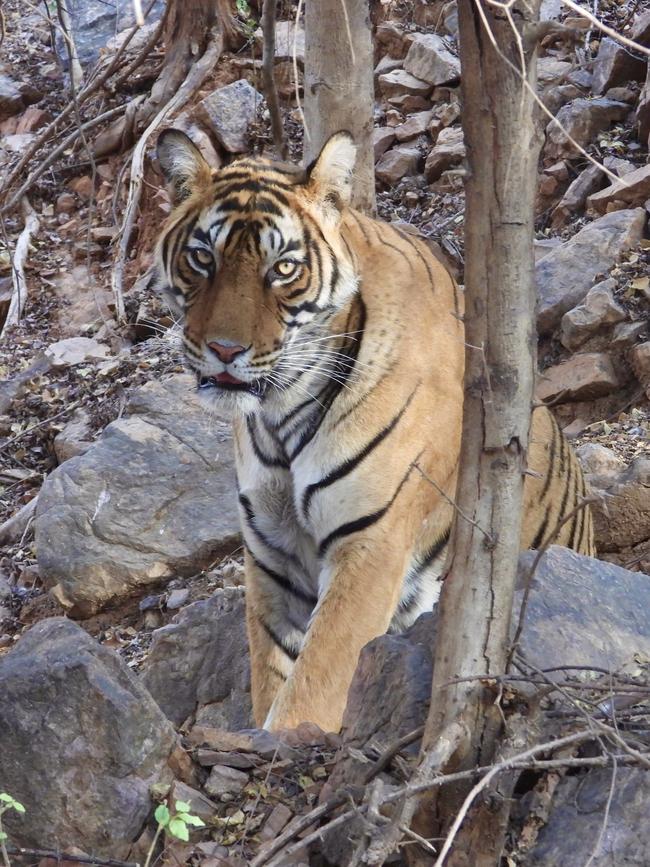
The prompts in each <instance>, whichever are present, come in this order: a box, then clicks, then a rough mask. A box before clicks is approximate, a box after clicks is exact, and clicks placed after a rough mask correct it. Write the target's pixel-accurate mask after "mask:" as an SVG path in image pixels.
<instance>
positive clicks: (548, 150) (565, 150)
mask: <svg viewBox="0 0 650 867" xmlns="http://www.w3.org/2000/svg"><path fill="white" fill-rule="evenodd" d="M629 110H630V107H629V105H626V104H625V103H623V102H616V101H615V100H613V99H606V98H605V97H601V98H600V99H583V98H579V99H574V100H573V101H572V102H569V103H568V104H567V105H564V106H562V108H561V109H560V110H559V112H558V113H557V116H556V120H557V123H556V122H555V121H554V120H552V121H550V123H549V124H548V126H547V127H546V145H545V147H544V154H545V156H547V157H549V158H551V159H560V158H562V157H572V156H576V155H577V154H578V153H579V151H578V149H577V148H576V147H575V145H573V144H572V143H571V142H570V141H569V139H568V138H567V137H566V135H565V133H564V130H566V131H567V132H568V133H569V135H570V136H571V137H572V138H573V140H574V141H575V142H577V144H579V145H581V146H582V147H585V146H586V145H588V144H589V143H590V142H591V141H593V139H594V138H595V136H596V135H597V134H598V133H599V132H602V131H603V130H605V129H608V128H609V125H610V124H611V123H613V122H614V121H619V120H623V119H624V118H625V117H626V115H627V113H628V112H629Z"/></svg>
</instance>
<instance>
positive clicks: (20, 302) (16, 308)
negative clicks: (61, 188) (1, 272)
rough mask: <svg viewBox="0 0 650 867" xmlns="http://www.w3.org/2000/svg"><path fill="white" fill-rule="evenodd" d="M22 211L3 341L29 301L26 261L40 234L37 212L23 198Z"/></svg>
mask: <svg viewBox="0 0 650 867" xmlns="http://www.w3.org/2000/svg"><path fill="white" fill-rule="evenodd" d="M21 209H22V212H23V216H24V218H25V226H24V228H23V230H22V232H21V233H20V236H19V238H18V242H17V244H16V249H15V251H14V254H13V258H12V263H11V264H12V267H11V280H12V283H13V291H12V293H11V301H10V302H9V312H8V313H7V318H6V319H5V323H4V325H3V327H2V332H1V333H0V339H2V338H3V337H4V336H5V335H6V332H7V329H8V328H9V327H10V326H12V325H16V323H18V322H19V321H20V318H21V316H22V315H23V310H24V308H25V302H26V301H27V280H26V279H25V261H26V259H27V253H28V252H29V242H30V241H31V238H32V235H35V234H36V232H38V228H39V225H40V224H39V221H38V217H37V216H36V212H35V211H34V210H33V209H32V206H31V205H30V204H29V201H28V200H27V198H26V197H25V198H23V200H22V202H21Z"/></svg>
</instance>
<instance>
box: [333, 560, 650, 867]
mask: <svg viewBox="0 0 650 867" xmlns="http://www.w3.org/2000/svg"><path fill="white" fill-rule="evenodd" d="M535 557H536V552H533V551H528V552H526V553H524V554H522V555H521V558H520V564H519V573H520V578H519V589H518V590H517V593H516V596H515V602H514V606H513V617H512V625H511V630H512V634H514V630H515V628H516V626H517V623H518V620H519V611H520V608H521V602H522V597H523V592H524V589H523V580H524V579H525V578H526V577H527V575H528V572H529V570H530V568H531V565H532V562H533V560H534V558H535ZM435 628H436V613H435V612H434V613H433V614H423V615H422V616H421V617H420V618H419V620H418V621H417V622H416V623H415V624H414V626H413V627H412V628H411V629H410V630H409V631H408V632H407V633H405V634H404V635H402V636H394V635H383V636H381V637H379V638H376V639H374V641H372V642H370V643H369V644H368V645H366V647H365V648H364V649H363V650H362V651H361V655H360V657H359V666H358V668H357V671H356V673H355V676H354V680H353V682H352V685H351V687H350V692H349V694H348V707H347V708H346V711H345V715H344V718H343V730H342V740H343V743H342V745H341V748H340V750H339V751H338V753H337V755H336V757H335V764H334V768H333V770H332V773H331V775H330V778H329V780H328V782H327V784H326V786H325V787H324V789H323V793H322V795H321V797H322V798H326V797H327V795H328V794H329V793H331V792H333V791H334V790H335V789H338V788H340V787H341V786H344V785H346V784H352V785H357V784H359V783H360V782H361V780H362V779H363V776H364V774H365V773H366V771H367V769H368V767H369V762H370V761H372V759H373V758H375V757H376V755H377V754H378V753H381V752H382V751H383V750H385V749H386V748H387V747H388V746H389V745H390V744H392V743H394V742H395V740H396V738H398V737H399V736H400V735H404V734H406V733H407V732H409V731H413V730H414V729H415V728H417V727H418V726H420V725H423V724H424V722H425V720H426V715H427V711H428V702H429V698H430V690H431V675H432V662H431V651H430V648H431V647H433V645H434V641H435ZM520 647H521V651H522V653H523V655H524V656H525V657H526V659H528V660H529V661H530V662H531V663H533V664H534V665H536V666H537V667H538V668H542V669H551V668H554V667H556V666H566V665H576V666H597V667H602V668H606V669H608V670H609V669H612V670H616V669H617V668H620V667H622V666H623V665H625V664H626V663H633V664H634V665H635V666H636V663H635V662H634V660H635V656H636V655H637V654H639V655H641V656H643V657H645V656H647V655H648V654H650V581H649V580H648V576H646V575H642V574H641V573H639V572H628V571H627V570H625V569H621V568H620V567H618V566H613V565H611V564H610V563H604V562H601V561H600V560H595V559H593V558H591V557H584V556H582V555H580V554H576V553H575V552H573V551H570V550H568V549H567V548H561V547H558V546H552V547H551V548H549V550H548V551H547V552H546V553H545V554H544V556H543V557H542V558H541V561H540V563H539V565H538V567H537V570H536V572H535V576H534V578H533V581H532V583H531V591H530V596H529V599H528V603H527V606H526V616H525V622H524V630H523V633H522V636H521V644H520ZM549 676H550V677H555V676H557V677H558V678H560V679H561V678H562V677H564V676H565V672H558V673H557V675H553V674H551V675H549ZM417 746H418V745H417V744H415V745H414V746H413V749H414V750H415V751H416V750H417ZM364 753H366V754H367V758H366V760H365V761H364V758H363V756H364ZM363 831H364V826H363V824H362V823H358V824H353V823H350V824H349V825H347V826H346V834H345V835H343V834H336V833H335V832H334V833H332V834H330V835H328V836H327V837H326V839H325V847H324V854H325V857H326V858H328V860H329V861H331V862H332V863H334V864H345V863H347V861H348V860H349V857H350V852H351V851H353V847H354V845H355V842H356V840H357V839H358V834H359V833H362V832H363ZM592 843H593V840H592ZM584 860H585V859H583V861H582V862H580V864H581V867H582V865H583V864H584ZM545 863H546V862H545ZM552 863H553V862H551V861H549V862H548V865H549V867H550V865H551V864H552ZM555 864H558V865H560V864H562V867H564V864H565V862H564V861H557V862H555Z"/></svg>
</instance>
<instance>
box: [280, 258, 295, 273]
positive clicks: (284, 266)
mask: <svg viewBox="0 0 650 867" xmlns="http://www.w3.org/2000/svg"><path fill="white" fill-rule="evenodd" d="M296 268H297V265H296V263H295V262H289V261H288V260H287V259H285V260H284V262H277V263H276V266H275V270H276V271H277V272H278V274H279V275H280V276H281V277H290V276H291V275H292V274H293V272H294V271H295V270H296Z"/></svg>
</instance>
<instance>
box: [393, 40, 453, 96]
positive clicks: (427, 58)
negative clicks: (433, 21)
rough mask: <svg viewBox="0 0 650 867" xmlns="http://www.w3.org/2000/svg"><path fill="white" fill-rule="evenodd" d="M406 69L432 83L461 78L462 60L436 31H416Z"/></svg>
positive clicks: (443, 82)
mask: <svg viewBox="0 0 650 867" xmlns="http://www.w3.org/2000/svg"><path fill="white" fill-rule="evenodd" d="M404 69H405V70H406V71H407V72H410V73H411V75H414V76H415V77H416V78H419V79H421V80H422V81H427V82H428V83H429V84H432V85H440V84H448V83H449V82H451V81H456V80H457V79H459V78H460V60H459V59H458V57H457V56H456V55H455V54H453V53H452V52H451V51H450V49H449V47H448V44H447V42H446V41H445V40H444V39H443V38H442V37H441V36H437V35H436V34H435V33H416V34H415V35H414V36H413V41H412V42H411V47H410V48H409V50H408V54H407V55H406V58H405V60H404Z"/></svg>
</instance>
